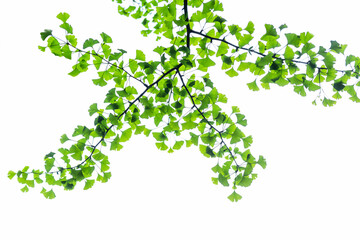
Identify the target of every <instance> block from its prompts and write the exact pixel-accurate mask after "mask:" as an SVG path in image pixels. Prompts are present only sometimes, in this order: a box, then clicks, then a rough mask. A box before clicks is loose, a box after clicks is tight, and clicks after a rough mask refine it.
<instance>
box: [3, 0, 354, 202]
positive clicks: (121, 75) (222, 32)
mask: <svg viewBox="0 0 360 240" xmlns="http://www.w3.org/2000/svg"><path fill="white" fill-rule="evenodd" d="M116 2H117V6H118V12H119V14H121V15H123V16H127V17H132V18H134V19H137V20H139V21H140V22H141V24H142V26H143V30H141V33H142V34H143V35H144V36H149V35H150V34H153V35H156V36H157V39H161V38H164V39H166V40H167V41H166V42H167V43H166V44H164V45H162V46H157V47H156V48H155V49H153V51H154V52H155V53H157V54H158V57H157V59H152V60H150V59H148V57H147V56H146V54H145V52H144V51H143V50H140V49H138V50H136V52H135V53H127V51H126V50H123V49H117V50H115V49H114V47H113V40H112V38H111V37H110V36H109V35H108V34H106V33H101V34H100V37H99V38H97V39H96V38H88V39H87V40H85V41H84V42H83V43H82V44H80V43H78V40H77V37H76V36H75V35H74V33H73V27H72V26H71V25H70V24H69V23H68V19H69V17H70V16H69V14H67V13H60V14H59V15H57V18H58V19H59V20H60V21H61V24H60V28H62V29H63V30H64V31H65V36H64V37H63V38H59V37H57V36H55V35H53V32H52V30H48V29H47V30H45V31H43V32H42V33H41V34H40V35H41V39H42V40H43V41H45V42H46V43H45V44H46V45H45V46H40V47H39V49H40V50H41V51H46V50H49V51H50V52H51V53H52V54H54V55H55V56H58V57H64V58H66V59H72V58H73V57H74V56H76V58H77V59H76V63H75V64H74V65H73V66H72V70H71V71H70V72H69V75H70V76H73V77H76V76H78V75H79V74H81V73H83V72H86V71H88V69H89V68H90V67H94V69H95V70H96V71H97V77H96V78H94V79H93V80H92V83H93V84H94V85H97V86H99V87H104V86H110V87H109V89H110V90H109V91H108V93H107V94H106V96H105V99H104V103H103V105H101V106H100V104H99V103H94V104H92V105H91V106H90V107H89V115H90V116H91V117H92V118H94V124H93V125H92V126H80V125H79V126H77V127H76V128H75V130H74V131H73V133H72V134H68V135H67V134H64V135H62V136H61V138H60V142H61V143H62V144H63V145H64V147H62V148H59V149H58V151H57V152H56V153H53V152H51V153H49V154H47V155H46V156H45V158H44V165H45V166H44V170H31V171H30V170H29V167H25V168H24V169H22V170H19V171H17V172H14V171H10V172H9V178H10V179H12V178H13V177H15V176H16V177H17V180H18V182H19V183H21V184H23V185H24V187H23V188H22V189H21V190H22V191H23V192H27V191H28V190H29V187H34V186H35V183H37V184H45V183H46V184H47V185H48V186H50V187H52V186H61V187H63V188H64V189H65V190H72V189H74V188H75V186H76V185H78V184H79V183H80V182H84V184H83V189H84V190H87V189H90V188H91V187H92V186H93V185H94V184H95V182H107V181H108V180H109V179H110V178H111V172H110V171H109V170H110V161H109V159H108V156H107V155H106V151H105V150H103V149H108V150H110V151H119V150H121V149H122V148H123V147H124V144H125V142H127V141H129V140H130V139H131V137H132V136H134V135H139V134H143V135H145V136H146V137H151V138H153V139H154V140H155V145H156V147H157V148H158V149H159V150H160V151H167V152H169V153H172V152H174V151H176V150H180V149H182V148H183V147H190V146H196V147H197V148H198V149H199V151H200V152H201V153H202V154H203V155H204V157H206V158H213V159H214V160H215V161H216V164H215V166H214V167H213V168H212V171H213V173H214V176H213V177H212V182H213V183H214V184H219V183H220V185H222V186H225V187H229V186H230V187H232V189H233V190H232V193H231V194H230V195H229V197H228V198H229V200H231V201H233V202H234V201H238V200H240V199H241V198H242V197H241V195H240V194H239V193H238V192H237V189H238V188H239V187H248V186H250V185H251V184H252V182H253V180H255V179H256V178H257V174H256V173H255V172H254V168H255V167H256V166H257V165H259V166H260V167H261V168H266V165H267V163H266V160H265V158H264V157H263V156H258V157H255V156H254V155H253V154H252V153H251V150H250V147H251V144H252V142H253V138H252V136H250V135H246V134H245V133H244V128H245V127H246V125H247V120H246V118H245V115H244V114H243V113H242V112H241V111H240V109H239V107H237V106H233V107H231V112H227V111H224V110H223V109H224V106H226V105H227V97H226V96H225V95H224V94H222V93H220V92H219V91H218V89H217V88H216V87H215V86H214V83H213V81H212V78H211V76H210V75H209V73H208V69H209V68H211V67H214V66H216V59H218V61H221V69H222V70H224V71H225V73H226V74H227V75H228V76H229V77H237V76H238V75H239V74H240V72H242V71H249V72H251V73H252V74H253V75H254V76H256V79H255V80H254V81H251V82H248V83H247V85H248V87H249V89H250V90H253V91H258V90H259V89H260V88H259V84H260V86H261V87H262V88H265V89H270V86H271V85H272V84H275V85H277V86H286V85H289V86H292V87H293V90H294V92H295V93H297V94H299V95H301V96H305V95H306V94H307V93H308V92H316V91H317V92H319V96H318V98H317V99H319V100H320V101H322V103H323V105H324V106H332V105H334V104H335V102H336V101H337V100H338V99H340V98H341V97H342V94H343V93H344V92H347V93H348V94H349V95H350V99H351V100H353V101H355V102H359V101H360V99H359V98H358V96H357V91H356V90H357V86H359V85H360V84H359V81H357V79H358V78H359V71H360V58H359V57H355V56H353V55H348V56H346V57H345V59H346V60H345V66H346V67H348V69H347V70H338V69H336V68H335V66H336V56H337V55H339V54H340V55H345V49H346V45H343V44H339V43H338V42H336V41H331V45H330V47H328V48H325V47H322V46H320V47H318V48H316V47H315V45H314V44H313V43H311V40H312V38H313V35H312V34H311V33H309V32H306V33H305V32H304V33H300V34H295V33H284V34H282V32H283V31H284V29H286V28H287V26H286V25H281V26H280V27H279V28H276V27H274V26H273V25H271V24H265V33H264V34H263V35H262V36H261V37H260V39H259V40H258V41H257V42H254V31H255V26H254V24H253V23H252V22H251V21H250V22H249V23H248V24H247V25H246V26H243V27H241V26H238V25H236V24H228V23H227V20H226V19H225V18H224V17H222V16H221V12H222V11H223V10H224V9H223V6H222V3H221V2H220V1H219V0H208V1H201V0H174V1H168V0H152V1H145V0H134V1H125V0H117V1H116ZM281 38H283V39H286V40H285V43H281ZM326 84H327V85H330V86H332V91H333V92H334V94H333V96H332V97H327V96H326V93H325V91H324V86H326ZM315 102H316V101H315ZM41 193H42V194H43V195H44V196H45V197H46V198H50V199H51V198H54V197H55V193H54V192H53V190H52V189H50V190H46V189H45V188H42V190H41Z"/></svg>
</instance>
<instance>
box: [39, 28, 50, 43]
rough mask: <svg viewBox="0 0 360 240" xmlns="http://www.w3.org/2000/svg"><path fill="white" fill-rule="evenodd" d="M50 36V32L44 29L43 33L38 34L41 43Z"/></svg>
mask: <svg viewBox="0 0 360 240" xmlns="http://www.w3.org/2000/svg"><path fill="white" fill-rule="evenodd" d="M51 34H52V30H50V29H45V30H44V31H43V32H41V33H40V36H41V39H42V40H43V41H45V39H46V38H47V37H48V36H51Z"/></svg>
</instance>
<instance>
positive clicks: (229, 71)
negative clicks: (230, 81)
mask: <svg viewBox="0 0 360 240" xmlns="http://www.w3.org/2000/svg"><path fill="white" fill-rule="evenodd" d="M225 73H226V74H227V75H228V76H229V77H236V76H238V75H239V73H238V72H237V71H235V70H234V68H231V69H230V70H228V71H226V72H225Z"/></svg>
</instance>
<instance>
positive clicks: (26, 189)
mask: <svg viewBox="0 0 360 240" xmlns="http://www.w3.org/2000/svg"><path fill="white" fill-rule="evenodd" d="M20 190H21V191H22V192H24V193H25V192H28V191H29V188H28V186H25V187H23V188H22V189H20Z"/></svg>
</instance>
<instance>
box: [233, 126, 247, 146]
mask: <svg viewBox="0 0 360 240" xmlns="http://www.w3.org/2000/svg"><path fill="white" fill-rule="evenodd" d="M243 137H245V134H244V133H243V132H242V131H241V130H240V129H239V128H238V127H237V128H236V129H235V131H234V133H233V135H232V137H231V141H230V144H234V143H237V142H240V140H241V139H242V138H243Z"/></svg>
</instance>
